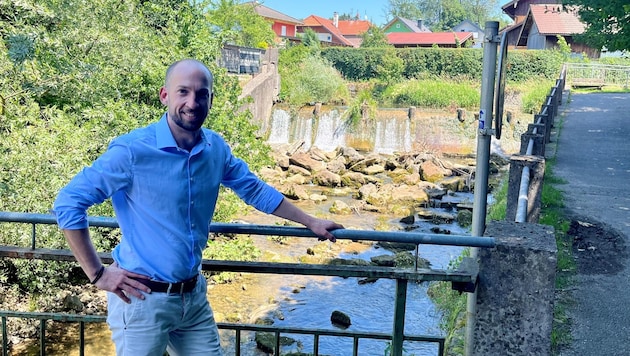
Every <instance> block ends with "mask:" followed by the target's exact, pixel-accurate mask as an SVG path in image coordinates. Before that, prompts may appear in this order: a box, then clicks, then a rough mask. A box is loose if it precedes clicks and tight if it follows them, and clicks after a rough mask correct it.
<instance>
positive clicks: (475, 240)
mask: <svg viewBox="0 0 630 356" xmlns="http://www.w3.org/2000/svg"><path fill="white" fill-rule="evenodd" d="M0 222H10V223H29V224H32V226H33V228H32V238H31V246H30V247H19V246H0V257H4V258H28V259H41V260H56V261H75V259H74V256H73V255H72V253H71V252H70V251H69V250H51V249H45V248H37V247H36V228H35V226H36V225H37V224H56V220H55V218H54V216H52V215H47V214H29V213H13V212H0ZM88 222H89V225H90V226H94V227H110V228H117V227H118V223H117V221H116V219H115V218H107V217H90V218H89V219H88ZM209 227H210V231H211V232H213V233H236V234H255V235H274V236H296V237H315V236H316V235H315V234H314V233H313V232H311V231H310V230H308V229H306V228H299V227H281V226H263V225H242V224H210V225H209ZM333 234H334V235H335V237H336V238H337V239H347V240H367V241H388V242H403V243H413V244H415V245H416V264H415V266H414V268H413V269H403V268H392V267H380V266H334V265H313V264H299V263H267V262H243V261H217V260H206V259H204V260H203V261H202V269H203V270H205V271H214V272H227V271H230V272H246V273H269V274H290V275H317V276H338V277H344V278H345V277H367V278H385V279H392V280H395V281H396V289H395V306H394V322H393V324H394V325H393V331H392V333H391V334H386V333H366V332H354V331H330V330H320V329H302V328H282V327H275V326H264V325H245V324H229V323H217V325H218V326H219V328H221V329H230V330H234V331H235V333H236V335H235V336H236V342H235V348H236V350H235V352H236V355H240V339H241V332H242V331H244V330H247V331H265V332H271V333H274V334H275V342H276V347H275V348H274V354H275V355H280V347H279V346H280V345H279V342H280V341H279V340H280V334H282V333H295V334H310V335H313V337H314V343H313V344H314V350H313V354H314V355H318V354H319V338H320V336H324V335H325V336H338V337H348V338H352V339H353V355H357V354H358V346H359V340H360V339H381V340H390V341H391V354H392V355H396V356H399V355H402V353H403V342H405V341H421V342H432V343H437V344H438V350H439V354H440V355H441V354H442V353H443V350H444V338H443V337H437V336H427V335H407V334H405V332H404V320H405V308H406V303H407V296H406V294H407V286H408V282H409V281H412V282H423V281H447V282H451V283H452V284H453V288H454V289H456V290H460V291H463V292H470V291H472V290H474V288H475V286H476V282H477V275H478V265H477V263H476V261H472V260H470V259H465V260H464V261H463V262H462V264H461V265H460V267H459V269H457V270H454V271H453V270H433V269H427V268H418V264H417V261H418V245H420V244H435V245H453V246H471V247H494V245H495V241H494V238H492V237H472V236H467V235H438V234H429V233H418V232H380V231H363V230H350V229H342V230H336V231H334V232H333ZM99 256H100V257H101V259H102V260H103V262H104V263H111V262H113V260H112V258H111V255H110V254H109V253H102V252H101V253H99ZM0 316H2V320H3V325H2V326H3V353H4V354H5V355H6V354H7V352H8V344H7V337H6V330H7V329H6V318H7V317H21V318H35V319H39V320H42V321H41V323H42V325H44V326H45V320H50V319H52V320H56V319H55V318H58V319H61V320H64V321H78V322H79V323H80V325H81V328H82V329H81V330H83V323H84V322H102V321H104V318H105V317H104V316H101V317H100V318H99V317H95V316H82V315H68V314H47V313H19V312H13V311H0ZM101 318H102V319H101ZM41 330H42V332H41V333H40V345H41V346H40V353H41V354H45V332H43V331H45V328H44V327H43V328H41ZM80 346H81V351H80V352H81V354H83V346H84V345H83V335H80Z"/></svg>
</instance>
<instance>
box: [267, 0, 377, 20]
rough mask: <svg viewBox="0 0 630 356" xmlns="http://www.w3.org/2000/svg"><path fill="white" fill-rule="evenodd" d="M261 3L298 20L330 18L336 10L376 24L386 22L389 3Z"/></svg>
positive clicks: (361, 0) (328, 0) (354, 0)
mask: <svg viewBox="0 0 630 356" xmlns="http://www.w3.org/2000/svg"><path fill="white" fill-rule="evenodd" d="M258 1H259V2H260V3H261V4H263V5H265V6H267V7H269V8H272V9H274V10H276V11H280V12H282V13H283V14H285V15H289V16H291V17H294V18H296V19H298V20H303V19H304V18H306V17H308V16H310V15H317V16H320V17H323V18H327V19H330V18H332V17H333V13H334V12H335V11H336V12H337V13H339V14H340V15H341V14H351V15H356V13H357V12H358V13H359V15H360V16H361V20H365V17H366V16H367V20H369V21H370V22H372V23H373V24H375V25H377V26H382V25H385V24H386V23H387V21H386V17H385V11H386V9H387V6H388V5H389V1H388V0H258Z"/></svg>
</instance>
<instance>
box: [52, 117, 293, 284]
mask: <svg viewBox="0 0 630 356" xmlns="http://www.w3.org/2000/svg"><path fill="white" fill-rule="evenodd" d="M220 184H223V185H225V186H226V187H228V188H231V189H232V190H233V191H234V192H236V194H237V195H238V196H239V197H240V198H241V199H243V201H245V202H246V203H247V204H250V205H252V206H254V207H255V208H256V209H258V210H260V211H262V212H265V213H272V212H273V211H274V210H275V209H276V208H277V207H278V206H279V205H280V203H281V202H282V199H283V196H282V194H281V193H279V192H278V191H277V190H276V189H274V188H272V187H271V186H269V185H268V184H266V183H265V182H263V181H262V180H260V179H259V178H258V177H256V176H255V175H254V174H253V173H252V172H250V170H249V168H248V167H247V164H246V163H245V162H243V161H242V160H241V159H238V158H236V157H234V156H233V155H232V152H231V150H230V148H229V146H228V145H227V143H226V142H225V141H224V140H223V139H222V138H221V137H220V136H219V135H218V134H217V133H215V132H213V131H211V130H208V129H205V128H204V129H203V130H202V135H201V140H200V142H199V143H198V144H197V145H195V146H194V147H193V149H192V150H191V151H190V152H188V151H186V150H183V149H180V148H179V147H178V146H177V143H176V142H175V139H174V138H173V135H172V134H171V131H170V129H169V127H168V123H167V121H166V114H165V115H164V116H162V118H161V119H160V121H158V122H156V123H153V124H151V125H148V126H146V127H144V128H139V129H136V130H133V131H131V132H129V133H128V134H125V135H123V136H120V137H118V138H116V139H114V140H113V141H112V142H111V143H110V145H109V148H108V149H107V151H106V152H105V153H104V154H103V155H102V156H100V157H99V158H98V159H96V160H95V161H94V163H93V164H92V166H90V167H86V168H84V169H83V170H82V171H81V172H80V173H79V174H77V175H76V176H75V177H74V178H73V179H72V180H71V181H70V182H69V183H68V185H67V186H66V187H64V188H63V189H62V190H61V191H60V192H59V195H58V196H57V199H56V200H55V203H54V208H53V210H54V213H55V215H56V217H57V222H58V224H59V227H60V228H62V229H82V228H86V227H88V222H87V209H88V208H89V207H90V206H92V205H95V204H100V203H102V202H103V201H105V199H107V198H109V197H111V198H112V204H113V206H114V211H115V213H116V217H117V219H118V223H119V225H120V229H121V231H122V239H121V241H120V243H119V244H118V245H117V246H116V248H115V249H114V251H113V252H112V257H113V258H114V260H115V261H116V262H118V264H119V266H120V267H121V268H124V269H126V270H129V271H131V272H136V273H140V274H143V275H147V276H149V277H151V278H152V279H155V280H158V281H165V282H178V281H183V280H186V279H188V278H191V277H193V276H194V275H195V274H197V273H198V271H199V270H200V268H201V258H202V257H201V256H202V250H203V249H204V248H205V247H206V243H207V241H208V224H209V223H210V220H211V219H212V215H213V214H214V209H215V205H216V202H217V196H218V193H219V185H220Z"/></svg>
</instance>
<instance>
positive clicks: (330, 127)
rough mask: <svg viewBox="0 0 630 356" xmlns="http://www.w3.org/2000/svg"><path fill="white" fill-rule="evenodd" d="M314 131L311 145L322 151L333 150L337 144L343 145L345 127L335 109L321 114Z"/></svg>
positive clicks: (344, 141)
mask: <svg viewBox="0 0 630 356" xmlns="http://www.w3.org/2000/svg"><path fill="white" fill-rule="evenodd" d="M316 132H317V135H316V136H315V142H314V143H313V145H314V146H316V147H317V148H319V149H321V150H323V151H333V150H334V149H335V148H337V147H339V146H345V143H346V139H345V129H344V127H343V120H342V119H341V114H340V113H339V112H338V111H337V110H333V111H331V112H328V113H323V114H321V116H320V117H319V124H318V125H317V130H316Z"/></svg>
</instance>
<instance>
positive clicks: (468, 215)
mask: <svg viewBox="0 0 630 356" xmlns="http://www.w3.org/2000/svg"><path fill="white" fill-rule="evenodd" d="M472 218H473V213H472V211H470V210H458V211H457V223H458V224H459V226H463V227H466V226H470V224H472Z"/></svg>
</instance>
